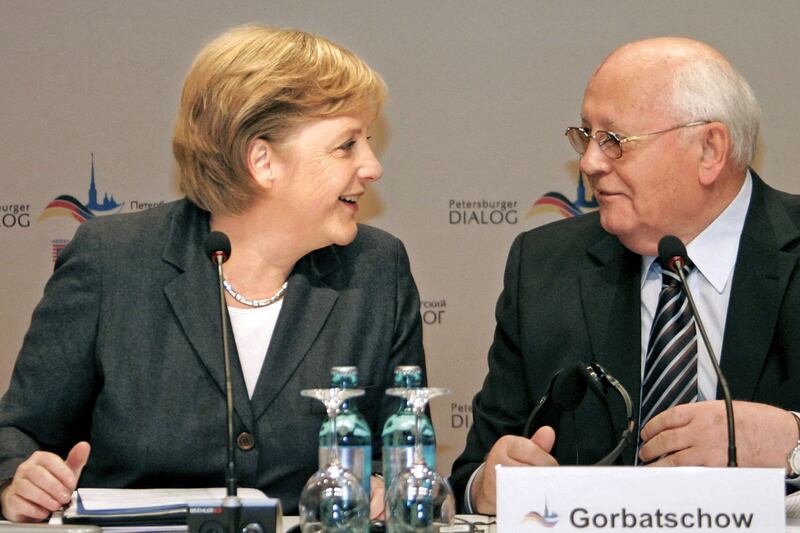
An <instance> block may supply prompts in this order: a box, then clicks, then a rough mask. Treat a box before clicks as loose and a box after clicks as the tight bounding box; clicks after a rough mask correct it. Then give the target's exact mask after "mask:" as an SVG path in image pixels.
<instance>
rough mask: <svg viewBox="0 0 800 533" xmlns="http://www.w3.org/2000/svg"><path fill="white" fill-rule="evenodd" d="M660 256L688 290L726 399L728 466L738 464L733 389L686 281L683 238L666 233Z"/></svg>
mask: <svg viewBox="0 0 800 533" xmlns="http://www.w3.org/2000/svg"><path fill="white" fill-rule="evenodd" d="M658 257H659V259H660V261H661V265H662V267H663V266H666V267H667V268H669V269H670V270H671V271H673V272H675V274H677V275H678V277H679V278H680V279H681V283H682V284H683V290H684V291H685V292H686V298H687V300H689V305H690V306H691V307H692V313H694V319H695V323H696V324H697V329H699V330H700V336H701V337H702V338H703V343H704V344H705V346H706V350H707V351H708V356H709V358H710V359H711V364H712V365H713V366H714V373H715V374H716V375H717V381H718V382H719V387H720V391H722V398H723V400H724V401H725V415H726V418H727V422H728V466H737V464H736V433H735V430H734V423H733V422H734V417H733V401H732V400H731V391H730V389H729V388H728V380H726V379H725V376H724V375H723V374H722V369H721V368H720V366H719V361H717V357H716V355H715V354H714V348H712V347H711V342H710V341H709V340H708V334H706V328H705V327H704V326H703V321H702V320H701V319H700V314H699V313H698V312H697V306H696V305H695V304H694V298H692V291H691V290H689V285H688V283H686V274H685V273H684V271H683V267H684V266H686V263H687V262H688V255H687V253H686V246H684V244H683V242H681V240H680V239H679V238H678V237H676V236H674V235H666V236H664V237H662V238H661V240H660V241H658Z"/></svg>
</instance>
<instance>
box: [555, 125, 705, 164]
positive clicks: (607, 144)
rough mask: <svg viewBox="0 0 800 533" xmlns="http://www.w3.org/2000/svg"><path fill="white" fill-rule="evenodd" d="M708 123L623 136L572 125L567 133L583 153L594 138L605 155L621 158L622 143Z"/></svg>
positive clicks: (574, 145)
mask: <svg viewBox="0 0 800 533" xmlns="http://www.w3.org/2000/svg"><path fill="white" fill-rule="evenodd" d="M708 123H709V122H708V121H707V120H699V121H696V122H689V123H688V124H681V125H680V126H675V127H674V128H668V129H666V130H660V131H651V132H650V133H642V134H640V135H631V136H629V137H621V136H620V135H619V134H618V133H614V132H613V131H602V130H598V131H596V132H594V134H592V133H591V130H590V129H588V128H577V127H571V128H567V131H566V133H565V135H566V136H567V139H569V144H571V145H572V148H574V149H575V151H576V152H578V153H579V154H581V155H583V154H584V153H585V152H586V149H587V148H588V147H589V142H590V141H591V140H592V139H594V140H595V141H597V145H598V146H599V147H600V149H601V150H602V151H603V153H604V154H605V155H607V156H608V157H610V158H611V159H619V158H620V157H622V145H623V144H625V143H627V142H631V141H636V140H639V139H641V138H642V137H649V136H650V135H658V134H659V133H667V132H668V131H675V130H679V129H681V128H691V127H692V126H702V125H703V124H708Z"/></svg>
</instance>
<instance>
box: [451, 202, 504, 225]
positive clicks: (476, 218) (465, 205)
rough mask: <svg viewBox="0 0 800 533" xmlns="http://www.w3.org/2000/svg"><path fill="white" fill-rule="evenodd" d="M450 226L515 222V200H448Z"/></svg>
mask: <svg viewBox="0 0 800 533" xmlns="http://www.w3.org/2000/svg"><path fill="white" fill-rule="evenodd" d="M448 207H449V209H450V225H451V226H472V225H475V226H498V225H501V224H516V223H517V218H518V217H517V202H516V201H514V200H486V199H485V198H484V199H480V200H453V199H450V200H449V201H448Z"/></svg>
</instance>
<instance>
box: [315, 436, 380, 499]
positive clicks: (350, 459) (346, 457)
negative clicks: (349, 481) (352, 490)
mask: <svg viewBox="0 0 800 533" xmlns="http://www.w3.org/2000/svg"><path fill="white" fill-rule="evenodd" d="M338 449H339V462H340V463H341V464H342V466H343V467H344V468H346V469H347V470H349V471H350V472H352V473H353V475H354V476H356V478H358V480H359V481H360V482H361V486H362V487H364V492H366V493H367V499H369V492H370V491H369V483H370V476H372V449H371V448H370V447H369V446H339V448H338ZM330 457H331V448H330V446H320V448H319V467H320V469H322V468H325V467H326V466H327V465H328V463H329V462H330Z"/></svg>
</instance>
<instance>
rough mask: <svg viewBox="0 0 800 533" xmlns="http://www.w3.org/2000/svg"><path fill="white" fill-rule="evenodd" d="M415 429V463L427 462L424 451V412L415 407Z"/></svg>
mask: <svg viewBox="0 0 800 533" xmlns="http://www.w3.org/2000/svg"><path fill="white" fill-rule="evenodd" d="M414 429H415V435H414V464H418V465H421V464H425V456H424V455H423V453H422V414H421V413H420V411H419V410H418V409H414Z"/></svg>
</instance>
